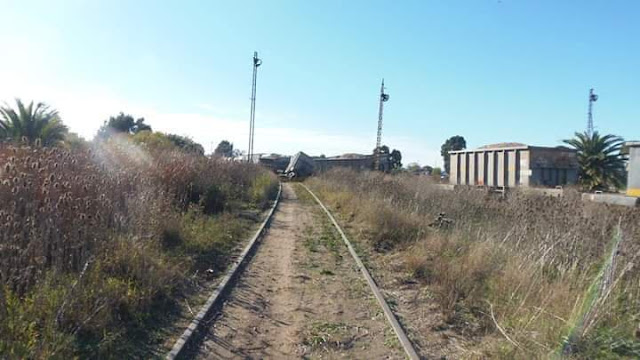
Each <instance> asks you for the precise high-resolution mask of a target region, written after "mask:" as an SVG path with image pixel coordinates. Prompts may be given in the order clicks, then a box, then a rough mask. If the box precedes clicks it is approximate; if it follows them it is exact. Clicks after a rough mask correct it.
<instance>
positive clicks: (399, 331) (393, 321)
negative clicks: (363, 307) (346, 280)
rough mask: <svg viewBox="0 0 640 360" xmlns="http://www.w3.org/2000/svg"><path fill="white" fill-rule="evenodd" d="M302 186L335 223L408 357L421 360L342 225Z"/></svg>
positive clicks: (412, 359)
mask: <svg viewBox="0 0 640 360" xmlns="http://www.w3.org/2000/svg"><path fill="white" fill-rule="evenodd" d="M300 185H302V186H303V187H304V188H305V189H306V190H307V191H308V192H309V194H311V196H312V197H313V198H314V199H315V200H316V202H317V203H318V205H320V207H321V208H322V209H323V210H324V212H325V213H326V214H327V216H328V217H329V219H330V220H331V222H332V223H333V226H335V228H336V229H337V230H338V232H339V233H340V236H342V240H343V241H344V243H345V244H346V245H347V248H348V249H349V253H351V256H352V257H353V259H354V260H355V262H356V264H357V265H358V268H359V269H360V272H361V273H362V275H363V276H364V278H365V280H366V281H367V283H368V284H369V287H370V288H371V291H372V292H373V295H375V297H376V299H377V300H378V304H380V307H382V311H383V312H384V315H385V317H386V318H387V321H389V324H390V325H391V327H392V328H393V331H394V332H395V333H396V336H397V337H398V340H399V341H400V344H401V345H402V348H403V349H404V351H405V353H406V354H407V356H408V357H409V358H410V359H411V360H419V359H420V356H418V353H417V352H416V350H415V349H414V347H413V344H411V341H410V340H409V338H408V337H407V334H406V333H405V332H404V329H403V328H402V326H401V325H400V323H399V322H398V319H397V318H396V316H395V314H394V313H393V311H391V308H390V307H389V304H387V301H386V300H385V299H384V296H383V295H382V292H380V289H379V288H378V285H376V282H375V280H373V278H372V277H371V274H370V273H369V271H368V270H367V268H366V267H365V266H364V264H363V263H362V261H361V260H360V257H359V256H358V254H357V253H356V251H355V249H354V248H353V246H352V245H351V242H350V241H349V239H348V238H347V235H345V233H344V231H342V228H341V227H340V225H338V222H337V221H336V219H335V218H334V217H333V215H331V212H330V211H329V210H328V209H327V207H326V206H324V204H323V203H322V201H320V199H319V198H318V197H317V196H316V194H314V193H313V191H311V189H309V188H308V187H307V186H306V185H305V184H300Z"/></svg>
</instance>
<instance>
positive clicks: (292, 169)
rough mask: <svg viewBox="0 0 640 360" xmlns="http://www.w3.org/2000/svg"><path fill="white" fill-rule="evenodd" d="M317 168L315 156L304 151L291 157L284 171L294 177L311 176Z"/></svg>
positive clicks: (289, 176)
mask: <svg viewBox="0 0 640 360" xmlns="http://www.w3.org/2000/svg"><path fill="white" fill-rule="evenodd" d="M314 169H315V164H314V161H313V158H312V157H311V156H309V155H307V154H305V153H303V152H302V151H300V152H298V153H296V154H295V155H293V156H292V157H291V160H290V161H289V165H287V168H286V169H285V171H284V175H286V176H287V177H288V178H290V179H292V178H294V177H306V176H311V175H312V174H313V171H314Z"/></svg>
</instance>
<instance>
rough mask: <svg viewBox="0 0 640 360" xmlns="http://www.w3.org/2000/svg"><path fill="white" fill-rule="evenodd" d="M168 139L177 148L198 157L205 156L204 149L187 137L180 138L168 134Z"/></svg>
mask: <svg viewBox="0 0 640 360" xmlns="http://www.w3.org/2000/svg"><path fill="white" fill-rule="evenodd" d="M167 139H169V141H171V142H172V143H173V144H174V145H175V146H177V147H179V148H180V149H183V150H185V151H187V152H192V153H194V154H198V155H204V147H203V146H202V145H200V144H198V143H197V142H195V141H193V140H192V139H191V138H189V137H186V136H180V135H176V134H167Z"/></svg>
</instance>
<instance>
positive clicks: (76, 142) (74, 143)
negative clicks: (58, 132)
mask: <svg viewBox="0 0 640 360" xmlns="http://www.w3.org/2000/svg"><path fill="white" fill-rule="evenodd" d="M64 146H65V147H66V148H67V149H86V148H88V147H89V143H88V142H87V140H85V139H84V138H83V137H81V136H80V135H78V134H77V133H74V132H68V133H67V134H66V135H65V137H64Z"/></svg>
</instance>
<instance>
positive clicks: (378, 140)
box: [374, 79, 389, 170]
mask: <svg viewBox="0 0 640 360" xmlns="http://www.w3.org/2000/svg"><path fill="white" fill-rule="evenodd" d="M387 101H389V94H385V93H384V79H382V85H380V107H379V109H378V137H377V138H376V150H375V152H376V153H375V158H374V169H375V170H379V169H380V147H381V146H382V113H383V111H384V103H385V102H387Z"/></svg>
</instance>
